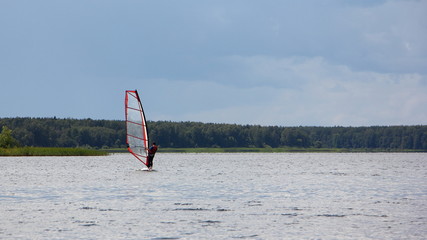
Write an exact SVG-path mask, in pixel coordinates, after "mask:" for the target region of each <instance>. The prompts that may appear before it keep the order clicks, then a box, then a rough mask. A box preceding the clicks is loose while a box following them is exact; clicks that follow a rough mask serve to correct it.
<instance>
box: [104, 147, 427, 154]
mask: <svg viewBox="0 0 427 240" xmlns="http://www.w3.org/2000/svg"><path fill="white" fill-rule="evenodd" d="M106 151H108V152H111V153H120V152H127V149H124V148H114V149H107V150H106ZM159 152H162V153H244V152H253V153H281V152H307V153H318V152H320V153H321V152H324V153H346V152H426V151H425V150H413V149H403V150H402V149H365V148H363V149H347V148H295V147H289V148H161V147H160V148H159Z"/></svg>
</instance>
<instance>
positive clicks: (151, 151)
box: [147, 142, 157, 171]
mask: <svg viewBox="0 0 427 240" xmlns="http://www.w3.org/2000/svg"><path fill="white" fill-rule="evenodd" d="M156 152H157V146H156V143H155V142H153V144H152V145H151V147H150V148H149V149H148V157H147V167H148V170H150V171H151V169H152V168H153V159H154V155H155V154H156Z"/></svg>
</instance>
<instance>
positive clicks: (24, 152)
mask: <svg viewBox="0 0 427 240" xmlns="http://www.w3.org/2000/svg"><path fill="white" fill-rule="evenodd" d="M127 152H128V151H127V149H126V148H110V149H102V150H97V149H87V148H63V147H18V148H0V157H23V156H105V155H108V154H112V153H127ZM352 152H353V153H355V152H360V153H363V152H365V153H376V152H377V153H381V152H384V153H399V152H401V153H404V152H406V153H408V152H427V151H426V150H422V149H346V148H160V149H159V153H352Z"/></svg>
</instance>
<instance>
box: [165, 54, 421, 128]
mask: <svg viewBox="0 0 427 240" xmlns="http://www.w3.org/2000/svg"><path fill="white" fill-rule="evenodd" d="M230 59H232V61H231V62H232V64H233V65H238V66H239V67H238V68H239V69H244V71H241V72H240V75H241V79H244V80H246V81H248V84H244V80H242V81H241V82H240V83H239V84H236V83H235V82H230V83H227V82H221V83H218V82H217V83H213V82H198V83H196V84H195V83H194V82H191V83H190V82H188V83H187V84H188V86H191V88H188V89H191V90H190V91H188V90H184V92H183V93H182V97H183V99H186V100H181V101H188V100H189V99H191V102H196V106H198V108H196V109H193V110H191V109H190V108H188V109H187V108H185V107H183V109H184V110H185V111H182V113H177V115H178V116H179V117H178V118H179V119H180V120H194V121H202V122H228V123H240V124H262V125H282V126H289V125H290V126H299V125H305V126H306V125H315V126H335V125H340V126H369V125H382V124H383V123H385V122H386V123H389V124H390V125H402V124H403V125H405V124H426V123H427V120H426V119H427V111H426V109H425V106H427V95H426V94H425V93H426V92H427V84H426V80H427V78H426V76H423V75H420V74H397V73H375V72H363V71H354V70H351V69H350V68H349V67H347V66H344V65H335V64H332V63H329V62H327V61H326V60H325V59H323V58H321V57H315V58H303V57H291V58H282V59H279V58H271V57H266V56H253V57H237V56H232V57H230ZM238 75H239V74H238V73H234V76H235V77H239V76H238ZM292 81H294V83H291V82H292ZM191 84H193V85H191ZM180 85H186V84H185V83H181V84H180ZM198 93H199V94H198ZM200 93H202V94H200ZM185 96H187V97H185ZM189 96H191V97H189ZM174 102H175V101H174ZM186 104H191V103H190V101H189V102H187V103H186ZM178 106H179V105H178ZM178 108H180V107H178ZM170 117H171V118H173V116H170Z"/></svg>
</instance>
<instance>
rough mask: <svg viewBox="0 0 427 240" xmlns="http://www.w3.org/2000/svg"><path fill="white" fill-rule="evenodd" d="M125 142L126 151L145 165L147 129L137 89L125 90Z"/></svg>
mask: <svg viewBox="0 0 427 240" xmlns="http://www.w3.org/2000/svg"><path fill="white" fill-rule="evenodd" d="M125 115H126V143H127V146H128V151H129V152H130V153H132V154H133V155H134V156H135V157H136V158H137V159H138V160H139V161H141V162H142V163H143V164H144V165H147V156H148V147H149V146H148V131H147V123H146V121H145V115H144V110H143V108H142V104H141V100H140V99H139V95H138V91H136V90H135V91H126V97H125Z"/></svg>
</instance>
